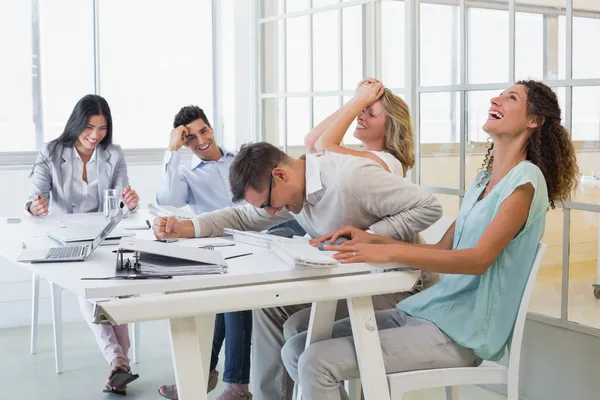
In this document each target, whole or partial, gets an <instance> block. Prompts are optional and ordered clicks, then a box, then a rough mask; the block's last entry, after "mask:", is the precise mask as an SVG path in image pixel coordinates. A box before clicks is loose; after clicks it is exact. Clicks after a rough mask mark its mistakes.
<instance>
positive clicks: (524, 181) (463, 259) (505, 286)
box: [282, 81, 579, 400]
mask: <svg viewBox="0 0 600 400" xmlns="http://www.w3.org/2000/svg"><path fill="white" fill-rule="evenodd" d="M560 115H561V111H560V107H559V104H558V99H557V97H556V94H555V93H554V92H553V91H552V90H551V89H550V88H549V87H548V86H546V85H544V84H542V83H540V82H536V81H521V82H519V83H517V84H516V85H515V86H512V87H510V88H508V89H507V90H505V91H504V92H502V93H501V94H500V95H499V96H498V97H494V98H493V99H492V100H491V107H490V110H489V118H488V120H487V121H486V122H485V124H484V125H483V129H484V130H485V131H486V132H487V133H488V134H489V135H490V137H491V138H492V140H493V143H492V145H491V146H490V149H489V152H488V154H487V156H486V158H485V161H484V165H483V169H482V171H480V173H479V174H478V175H477V177H476V178H475V180H474V182H473V183H472V184H471V186H470V187H469V189H468V190H467V192H466V194H465V197H464V200H463V203H462V206H461V209H460V211H459V213H458V216H457V218H456V221H455V223H454V224H452V226H451V227H450V228H449V229H448V231H447V232H446V234H445V235H444V236H443V238H442V239H441V240H440V242H439V243H437V244H435V245H416V244H407V243H400V242H396V241H394V240H392V239H389V238H386V237H382V236H378V235H373V234H368V233H365V232H363V231H361V230H358V229H355V228H352V227H346V228H342V229H341V230H339V231H337V232H334V233H332V234H330V235H329V237H331V238H332V239H335V238H333V237H332V236H336V237H337V236H339V235H344V236H349V237H351V239H352V240H351V241H350V243H349V244H346V243H345V244H344V245H342V246H332V247H326V249H329V250H339V253H338V254H336V258H337V259H339V260H341V261H342V262H343V263H352V262H371V263H373V262H394V261H395V262H400V263H403V264H408V265H413V266H415V267H418V268H421V269H423V270H426V271H434V272H439V273H443V274H444V276H443V278H442V279H441V281H440V282H439V283H438V284H436V285H434V286H433V287H431V288H429V289H427V290H425V291H423V292H421V293H418V294H415V295H413V296H411V297H409V298H407V299H406V300H404V301H402V302H400V303H399V304H398V306H397V307H396V309H392V310H386V311H378V312H376V314H375V315H376V319H377V326H378V328H379V337H380V341H381V347H382V349H383V354H384V355H383V358H384V362H385V368H386V371H387V372H388V373H394V372H403V371H410V370H418V369H430V368H446V367H464V366H476V365H478V364H479V363H481V361H482V360H498V359H499V358H501V357H502V355H503V353H504V348H505V346H506V344H507V342H508V339H509V336H510V335H511V332H512V328H513V325H514V321H515V318H516V315H517V312H518V309H519V303H520V299H521V296H522V294H523V290H524V288H525V284H526V282H527V279H528V277H529V272H530V269H531V265H532V263H533V259H534V257H535V253H536V249H537V244H538V242H539V240H540V239H541V238H542V235H543V233H544V226H545V220H546V213H547V210H548V206H550V207H554V203H555V202H556V201H561V202H563V201H565V200H566V199H567V198H568V196H569V194H570V193H571V191H572V190H573V189H574V188H575V186H576V185H577V180H578V175H579V172H578V168H577V163H576V158H575V151H574V149H573V145H572V143H571V140H570V139H569V134H568V133H567V131H566V130H565V128H564V127H563V126H562V125H561V123H560ZM329 237H327V236H326V238H329ZM347 243H348V242H347ZM351 335H352V331H351V327H350V320H349V319H346V320H341V321H338V322H336V323H335V325H334V329H333V339H330V340H324V341H321V342H317V343H314V344H312V345H310V346H309V347H308V348H307V349H306V350H304V344H305V341H306V334H304V333H301V334H298V335H296V336H294V337H292V338H291V339H290V340H288V342H287V343H286V344H285V346H284V348H283V352H282V355H283V359H284V363H285V365H286V368H287V369H288V372H289V373H290V375H291V376H292V378H293V379H294V380H295V381H296V382H297V383H298V384H299V385H300V389H301V391H302V396H303V398H305V399H308V400H311V399H319V400H325V399H328V400H329V399H332V400H333V399H340V398H341V396H342V395H343V385H341V384H340V383H341V382H343V381H344V380H348V379H354V378H358V377H359V371H358V363H357V360H356V355H355V352H354V345H353V341H352V337H351Z"/></svg>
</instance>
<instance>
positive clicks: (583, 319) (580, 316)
mask: <svg viewBox="0 0 600 400" xmlns="http://www.w3.org/2000/svg"><path fill="white" fill-rule="evenodd" d="M598 182H600V181H596V182H595V184H596V185H595V186H594V187H593V188H592V187H589V188H587V189H594V191H595V192H596V193H595V194H596V203H597V202H598V195H599V194H600V192H598V189H600V184H598ZM598 217H599V216H598V213H594V212H589V211H578V210H571V224H570V228H571V237H570V245H571V247H570V249H569V303H568V304H569V306H568V319H569V321H572V322H576V323H578V324H581V325H586V326H591V327H594V328H600V318H599V317H598V316H599V315H600V314H599V313H598V312H599V311H600V302H598V299H597V298H596V297H595V296H594V289H593V286H592V285H594V284H598V283H600V276H598V271H600V269H599V265H598V260H599V258H598V252H599V251H600V248H599V247H598ZM599 293H600V290H599Z"/></svg>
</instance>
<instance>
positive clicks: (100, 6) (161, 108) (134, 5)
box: [0, 0, 231, 158]
mask: <svg viewBox="0 0 600 400" xmlns="http://www.w3.org/2000/svg"><path fill="white" fill-rule="evenodd" d="M212 4H213V1H212V0H173V1H169V2H164V1H142V0H131V1H126V2H123V1H118V0H96V1H91V0H88V1H81V0H44V1H12V0H0V37H3V38H11V39H10V40H0V59H2V60H3V62H2V63H0V88H2V89H1V90H0V152H13V151H35V150H38V149H39V148H40V146H41V145H42V144H43V143H44V142H47V141H49V140H51V139H54V138H56V137H57V136H58V135H60V133H61V132H62V130H63V128H64V126H65V123H66V121H67V119H68V117H69V115H70V113H71V111H72V109H73V107H74V106H75V103H76V102H77V101H78V100H79V99H80V98H81V97H83V96H84V95H86V94H88V93H96V94H100V95H101V96H103V97H105V98H106V99H107V101H108V103H109V105H110V107H111V111H112V114H113V123H114V141H115V142H116V143H118V144H120V145H121V146H122V147H124V148H126V149H132V148H136V149H148V148H164V147H165V146H166V144H167V142H168V135H169V132H170V130H171V129H172V123H173V117H174V115H175V114H176V113H177V111H178V110H179V108H180V107H182V106H184V105H188V104H197V105H199V106H200V107H201V108H203V109H204V110H205V112H206V114H207V116H208V117H209V119H210V120H211V121H212V122H215V121H213V120H214V118H213V115H214V114H215V113H214V110H215V106H214V104H213V103H214V101H213V98H214V92H215V89H216V85H213V82H214V79H213V61H214V57H213V31H214V29H213V26H212V25H213V24H212V21H213V8H212ZM230 8H231V7H230ZM65 9H68V13H65V11H64V10H65ZM230 11H231V10H230ZM229 27H230V28H231V25H229ZM230 48H231V46H230ZM229 58H231V57H229ZM225 72H226V71H225ZM5 156H6V157H7V158H8V156H9V154H6V155H5ZM32 156H33V155H32Z"/></svg>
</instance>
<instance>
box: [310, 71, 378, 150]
mask: <svg viewBox="0 0 600 400" xmlns="http://www.w3.org/2000/svg"><path fill="white" fill-rule="evenodd" d="M376 82H377V81H376V80H375V79H370V78H367V79H363V80H361V81H360V82H359V83H358V85H357V86H356V91H357V92H358V90H359V89H360V88H361V86H362V85H363V84H364V83H376ZM353 99H354V98H352V99H351V100H350V101H349V102H347V103H346V104H344V105H343V106H342V107H340V108H339V109H338V110H337V111H336V112H334V113H333V114H331V115H330V116H329V117H327V118H325V119H324V120H323V121H321V122H320V123H319V124H318V125H317V126H315V127H314V128H313V130H312V131H310V132H309V133H308V134H307V135H306V137H305V138H304V145H305V146H306V148H307V150H308V151H309V152H310V153H315V152H319V151H322V150H323V148H322V147H318V148H317V142H319V143H321V144H322V143H323V141H320V139H321V137H322V136H323V135H324V134H325V132H327V131H328V130H329V128H330V127H331V126H332V125H333V123H334V122H335V121H336V120H337V119H338V118H339V117H340V115H342V113H344V112H346V111H347V109H348V108H349V107H351V106H352V104H351V103H352V100H353ZM361 110H362V108H361V109H359V110H358V112H356V114H355V115H354V116H353V117H352V118H351V119H350V122H348V123H347V125H346V127H345V128H343V125H342V126H341V128H337V127H334V132H329V133H328V134H327V135H326V136H331V138H327V137H326V138H325V142H326V143H329V142H331V141H333V143H337V144H338V145H339V144H340V143H342V139H343V137H344V134H345V133H346V131H347V130H348V128H349V127H350V125H351V124H352V121H353V119H354V118H356V116H357V115H358V113H360V111H361ZM350 114H352V112H351V113H350ZM342 128H343V129H342ZM321 144H320V145H319V146H321ZM328 150H331V149H328Z"/></svg>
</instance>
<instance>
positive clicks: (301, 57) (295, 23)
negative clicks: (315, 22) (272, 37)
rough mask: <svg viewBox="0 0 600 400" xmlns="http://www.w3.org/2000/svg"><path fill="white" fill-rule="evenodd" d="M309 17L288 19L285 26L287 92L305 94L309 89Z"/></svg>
mask: <svg viewBox="0 0 600 400" xmlns="http://www.w3.org/2000/svg"><path fill="white" fill-rule="evenodd" d="M308 18H309V17H308V16H304V17H297V18H290V19H287V20H286V21H285V24H286V32H285V37H286V45H285V52H286V70H287V76H286V82H287V91H288V92H307V91H308V90H309V88H310V84H309V77H310V70H309V68H310V65H309V56H310V43H309V41H308V36H309V35H308V33H309V32H308V28H309V19H308Z"/></svg>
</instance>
